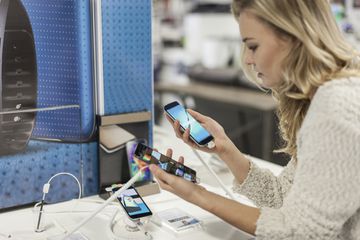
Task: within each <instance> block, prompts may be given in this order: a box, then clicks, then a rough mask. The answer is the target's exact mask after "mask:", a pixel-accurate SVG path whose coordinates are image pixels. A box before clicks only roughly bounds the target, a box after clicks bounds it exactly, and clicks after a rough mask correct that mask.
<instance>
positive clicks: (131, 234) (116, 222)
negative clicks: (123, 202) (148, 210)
mask: <svg viewBox="0 0 360 240" xmlns="http://www.w3.org/2000/svg"><path fill="white" fill-rule="evenodd" d="M116 216H118V214H116V215H115V216H114V218H113V220H112V221H111V226H110V230H111V234H112V238H113V239H116V240H117V239H132V240H137V239H139V240H144V239H145V240H151V239H152V236H151V234H150V233H149V232H147V231H146V230H145V229H144V225H145V224H146V223H147V221H144V219H135V220H133V219H130V218H128V217H124V216H123V215H121V216H120V217H119V218H116Z"/></svg>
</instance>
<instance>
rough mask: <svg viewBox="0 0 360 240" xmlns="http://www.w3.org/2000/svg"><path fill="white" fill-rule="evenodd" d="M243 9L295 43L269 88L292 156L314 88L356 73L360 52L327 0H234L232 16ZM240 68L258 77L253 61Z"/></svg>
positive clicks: (285, 147)
mask: <svg viewBox="0 0 360 240" xmlns="http://www.w3.org/2000/svg"><path fill="white" fill-rule="evenodd" d="M244 10H246V11H247V12H250V13H252V14H254V15H255V16H256V17H257V18H258V19H259V20H260V21H262V22H264V23H265V24H267V25H268V26H270V27H271V28H272V29H273V30H274V32H275V33H276V34H277V35H278V36H279V37H289V38H290V39H291V40H292V42H293V44H294V46H293V48H292V50H291V52H290V54H289V55H288V56H287V57H286V58H285V59H284V63H286V64H283V66H282V70H283V72H282V78H283V79H282V81H281V85H280V86H277V87H276V88H274V89H271V90H272V93H273V96H274V97H275V98H276V99H277V100H278V102H279V108H278V111H277V115H278V118H279V129H280V133H281V136H282V138H283V140H284V145H283V147H282V149H280V150H277V151H278V152H284V153H287V154H289V155H291V156H292V157H295V158H296V151H297V146H296V136H297V133H298V130H299V129H300V127H301V124H302V122H303V120H304V118H305V115H306V112H307V110H308V108H309V105H310V99H311V97H312V95H313V94H314V93H315V92H316V90H317V88H318V87H319V86H321V85H322V84H324V83H325V82H326V81H329V80H331V79H335V78H345V77H350V76H360V57H359V53H357V52H356V51H355V50H354V48H353V47H351V46H350V45H349V44H348V43H347V42H346V41H345V40H344V37H343V35H342V33H341V31H340V30H339V28H338V26H337V24H336V22H335V20H334V17H333V15H332V12H331V9H330V5H329V2H328V0H233V2H232V12H233V14H234V16H235V17H236V19H237V20H238V19H239V16H240V14H241V13H242V12H243V11H244ZM244 51H246V49H245V46H243V53H242V68H243V70H244V72H245V73H246V75H247V76H248V78H249V79H251V80H253V81H255V82H256V76H255V74H254V71H252V69H251V67H250V66H248V65H246V64H245V59H244V57H245V56H244V55H245V54H244Z"/></svg>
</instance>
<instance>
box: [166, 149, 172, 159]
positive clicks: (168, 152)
mask: <svg viewBox="0 0 360 240" xmlns="http://www.w3.org/2000/svg"><path fill="white" fill-rule="evenodd" d="M172 155H173V150H172V149H171V148H168V149H167V150H166V156H167V157H169V158H172Z"/></svg>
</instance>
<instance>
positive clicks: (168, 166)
mask: <svg viewBox="0 0 360 240" xmlns="http://www.w3.org/2000/svg"><path fill="white" fill-rule="evenodd" d="M134 157H135V158H137V159H138V160H140V161H142V162H144V164H156V165H158V166H159V167H160V168H161V169H163V170H164V171H165V172H168V173H170V174H173V175H176V176H179V177H182V178H184V179H185V180H188V181H190V182H193V183H199V178H197V177H196V171H195V170H193V169H191V168H189V167H187V166H185V165H184V164H181V163H179V162H177V161H175V160H173V159H171V158H169V157H167V156H165V155H163V154H161V153H159V152H157V151H155V150H153V149H152V148H150V147H148V146H146V145H144V144H142V143H139V144H138V145H137V147H136V149H135V152H134Z"/></svg>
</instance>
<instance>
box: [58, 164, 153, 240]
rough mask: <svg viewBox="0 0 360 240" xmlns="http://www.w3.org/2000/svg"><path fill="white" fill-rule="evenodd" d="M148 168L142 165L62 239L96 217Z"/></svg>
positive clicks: (63, 239) (64, 238) (64, 239)
mask: <svg viewBox="0 0 360 240" xmlns="http://www.w3.org/2000/svg"><path fill="white" fill-rule="evenodd" d="M146 168H148V166H145V167H142V168H141V169H140V171H139V172H138V173H137V174H136V175H135V176H133V177H132V178H131V179H130V180H129V181H128V182H127V183H126V184H125V185H123V186H122V187H121V188H120V189H119V190H117V191H116V192H115V193H114V194H113V195H112V196H111V197H109V198H108V199H107V200H106V201H105V202H104V203H103V204H101V205H100V206H99V207H98V208H97V209H96V210H95V211H94V212H93V213H92V214H90V215H89V216H88V217H87V218H85V219H84V220H82V221H81V222H80V223H79V224H78V225H77V226H75V227H74V228H73V229H72V230H70V231H69V232H68V233H67V234H66V235H65V236H64V237H63V238H62V240H66V239H67V238H68V237H70V236H71V234H73V233H74V232H76V231H77V230H79V229H80V228H81V227H82V226H84V225H85V224H86V223H87V222H89V221H90V220H91V219H92V218H93V217H95V216H96V215H97V214H98V213H100V212H101V211H102V210H103V209H104V208H105V207H106V206H107V205H109V204H110V203H111V202H112V201H114V200H115V199H116V198H117V197H118V196H120V194H121V193H122V192H124V191H125V190H126V189H128V188H129V187H130V186H131V185H133V184H134V183H135V182H136V180H137V179H138V178H139V177H140V176H141V175H142V174H143V171H144V170H145V169H146Z"/></svg>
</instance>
